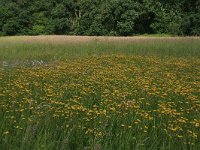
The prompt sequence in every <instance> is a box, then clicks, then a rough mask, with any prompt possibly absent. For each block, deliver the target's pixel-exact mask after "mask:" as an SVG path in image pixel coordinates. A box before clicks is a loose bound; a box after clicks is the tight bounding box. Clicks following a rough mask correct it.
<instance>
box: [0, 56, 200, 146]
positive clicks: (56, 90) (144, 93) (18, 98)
mask: <svg viewBox="0 0 200 150" xmlns="http://www.w3.org/2000/svg"><path fill="white" fill-rule="evenodd" d="M199 66H200V59H198V58H190V59H187V58H177V57H170V58H168V57H158V56H154V55H151V56H139V55H138V56H128V55H120V54H116V55H102V56H90V57H87V58H76V59H73V60H63V61H54V62H52V63H48V64H43V65H36V66H30V67H23V66H20V67H15V68H12V69H10V68H1V70H0V80H1V88H0V94H1V95H0V97H1V98H0V118H1V121H0V122H1V124H0V125H1V128H0V149H2V150H3V149H60V150H61V149H96V150H98V149H99V150H100V149H103V150H107V149H123V150H126V149H152V150H154V149H163V150H164V149H166V150H167V149H173V150H184V149H185V150H186V149H187V150H189V149H191V150H198V149H200V100H199V99H200V67H199Z"/></svg>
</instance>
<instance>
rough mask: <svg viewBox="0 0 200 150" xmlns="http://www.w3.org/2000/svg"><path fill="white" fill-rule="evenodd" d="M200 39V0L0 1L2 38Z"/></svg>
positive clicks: (0, 33)
mask: <svg viewBox="0 0 200 150" xmlns="http://www.w3.org/2000/svg"><path fill="white" fill-rule="evenodd" d="M160 33H165V34H175V35H200V0H168V1H166V0H34V1H33V0H0V35H40V34H47V35H48V34H73V35H125V36H127V35H136V34H160Z"/></svg>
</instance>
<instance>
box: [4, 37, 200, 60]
mask: <svg viewBox="0 0 200 150" xmlns="http://www.w3.org/2000/svg"><path fill="white" fill-rule="evenodd" d="M15 38H16V39H17V37H14V38H0V56H1V57H0V61H15V60H18V61H19V60H21V61H24V60H43V61H51V60H64V59H66V58H67V59H68V58H76V57H85V56H86V57H87V56H91V55H102V54H103V55H104V54H126V55H132V54H133V55H151V54H154V55H159V56H178V57H200V52H199V51H200V39H199V38H153V39H151V38H146V39H141V40H128V41H126V40H122V41H120V40H112V41H106V40H99V39H98V38H96V39H94V40H91V41H89V42H88V41H85V42H81V41H80V42H72V43H70V42H67V41H63V42H56V41H55V42H53V41H42V40H41V41H37V42H35V41H34V40H33V41H31V39H29V40H23V38H22V40H19V39H18V40H15ZM24 39H25V38H24Z"/></svg>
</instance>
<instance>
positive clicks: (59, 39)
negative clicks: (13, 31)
mask: <svg viewBox="0 0 200 150" xmlns="http://www.w3.org/2000/svg"><path fill="white" fill-rule="evenodd" d="M197 39H200V37H149V36H132V37H113V36H65V35H40V36H7V37H0V41H10V42H12V41H14V42H28V43H29V42H50V43H59V44H61V43H84V42H92V41H96V42H144V41H157V40H159V41H160V40H161V41H179V40H181V41H183V40H185V41H188V40H197Z"/></svg>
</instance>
